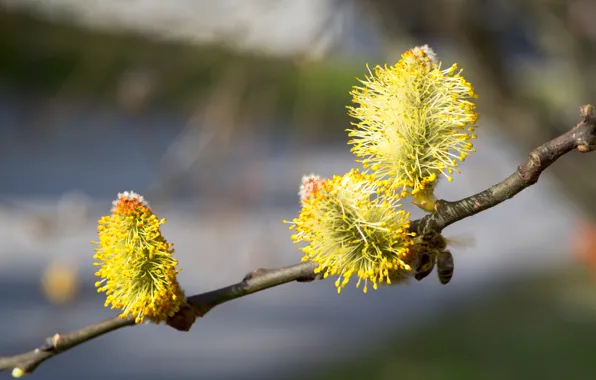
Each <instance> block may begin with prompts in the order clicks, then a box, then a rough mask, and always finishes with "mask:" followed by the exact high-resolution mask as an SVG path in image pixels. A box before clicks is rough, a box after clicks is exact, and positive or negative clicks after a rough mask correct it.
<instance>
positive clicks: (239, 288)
mask: <svg viewBox="0 0 596 380" xmlns="http://www.w3.org/2000/svg"><path fill="white" fill-rule="evenodd" d="M581 115H582V121H581V122H579V123H578V124H577V125H576V126H575V127H573V128H572V129H571V130H570V131H568V132H567V133H565V134H563V135H561V136H559V137H557V138H555V139H554V140H552V141H549V142H547V143H546V144H544V145H542V146H540V147H538V148H536V149H534V150H533V151H532V152H531V153H530V155H529V156H530V157H529V159H528V161H527V162H526V163H524V164H522V165H520V166H519V167H518V168H517V170H516V171H515V173H513V174H512V175H510V176H509V177H507V178H505V179H504V180H503V181H501V182H499V183H497V184H496V185H494V186H491V187H490V188H489V189H487V190H484V191H482V192H480V193H478V194H475V195H472V196H470V197H468V198H464V199H462V200H459V201H456V202H448V201H444V200H440V201H438V202H437V206H436V208H435V211H434V212H433V213H431V214H428V215H426V216H425V217H423V218H421V219H418V220H415V221H413V222H412V226H411V229H412V230H413V231H416V232H418V233H419V234H425V233H429V232H441V231H442V230H443V229H444V228H445V227H447V226H449V225H451V224H453V223H455V222H457V221H460V220H462V219H464V218H467V217H469V216H472V215H475V214H478V213H479V212H482V211H484V210H487V209H489V208H491V207H494V206H496V205H498V204H500V203H502V202H504V201H506V200H507V199H509V198H511V197H513V196H515V195H516V194H518V193H519V192H521V191H522V190H524V189H525V188H527V187H529V186H531V185H533V184H535V183H536V182H538V178H539V177H540V174H541V173H542V172H543V171H544V170H545V169H546V168H548V167H549V166H550V165H551V164H552V163H553V162H555V161H556V160H557V159H558V158H560V157H561V156H563V155H564V154H566V153H568V152H570V151H572V150H574V149H577V150H578V151H580V152H582V153H586V152H591V151H593V150H596V113H595V111H594V108H593V107H592V106H589V105H587V106H583V107H582V108H581ZM316 267H317V265H316V264H314V263H311V262H306V263H302V264H297V265H292V266H288V267H283V268H277V269H257V270H255V271H253V272H251V273H249V274H247V275H246V276H245V277H244V279H243V280H242V281H240V282H238V283H236V284H234V285H230V286H227V287H224V288H221V289H217V290H213V291H210V292H207V293H202V294H198V295H195V296H191V297H189V298H188V299H187V306H186V307H184V308H182V309H181V310H180V311H179V312H178V313H177V314H176V315H174V316H173V317H172V318H170V319H169V320H168V324H169V325H170V326H172V327H174V328H175V329H177V330H181V331H188V330H189V329H190V327H191V326H192V324H193V323H194V321H195V319H196V317H197V316H199V317H202V316H204V315H205V314H207V313H208V312H209V311H210V310H211V309H212V308H214V307H215V306H217V305H221V304H222V303H225V302H228V301H231V300H233V299H236V298H240V297H244V296H247V295H249V294H252V293H256V292H259V291H261V290H265V289H268V288H272V287H275V286H278V285H282V284H286V283H289V282H292V281H298V282H310V281H314V280H317V279H320V278H321V276H320V275H319V274H315V273H314V270H315V268H316ZM132 325H134V320H133V319H130V318H128V319H121V318H119V317H114V318H112V319H108V320H106V321H104V322H101V323H98V324H96V325H91V326H88V327H85V328H83V329H81V330H78V331H75V332H73V333H70V334H64V335H60V334H56V335H54V336H53V337H52V338H48V339H47V342H46V344H44V345H42V346H40V347H38V348H36V349H35V350H33V351H30V352H27V353H24V354H20V355H15V356H10V357H3V358H1V357H0V370H8V369H14V370H13V375H21V374H23V373H28V372H32V371H33V370H34V369H35V368H36V367H37V366H38V365H39V364H41V363H42V362H44V361H45V360H47V359H49V358H51V357H53V356H55V355H57V354H59V353H61V352H64V351H66V350H68V349H70V348H73V347H75V346H77V345H79V344H81V343H84V342H86V341H88V340H91V339H93V338H96V337H98V336H100V335H103V334H107V333H109V332H111V331H114V330H117V329H120V328H122V327H126V326H132Z"/></svg>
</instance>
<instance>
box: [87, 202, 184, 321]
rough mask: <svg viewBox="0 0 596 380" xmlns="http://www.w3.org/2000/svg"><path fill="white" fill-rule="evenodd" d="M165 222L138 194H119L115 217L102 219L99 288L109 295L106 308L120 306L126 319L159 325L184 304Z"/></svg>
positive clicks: (99, 230) (113, 212)
mask: <svg viewBox="0 0 596 380" xmlns="http://www.w3.org/2000/svg"><path fill="white" fill-rule="evenodd" d="M164 223H165V219H161V220H159V219H158V218H157V216H155V215H154V214H153V212H152V211H151V209H150V208H149V206H148V204H147V202H146V201H145V200H144V199H143V197H142V196H140V195H139V194H136V193H134V192H124V193H121V194H118V200H116V201H114V207H113V208H112V215H110V216H105V217H103V218H101V219H100V220H99V223H98V227H97V230H98V234H99V241H98V242H93V243H94V244H97V246H98V247H97V248H96V249H95V252H96V253H95V256H94V258H95V259H97V260H98V262H95V263H94V265H96V266H99V270H98V271H97V273H96V275H97V276H99V277H101V278H102V280H101V281H98V282H96V283H95V286H96V287H97V288H98V289H97V291H98V292H105V293H106V295H107V298H106V302H105V306H110V305H111V306H112V309H119V310H121V311H122V313H121V314H120V316H121V317H122V318H125V317H127V316H129V315H130V316H133V317H134V318H135V321H136V323H142V322H143V321H144V320H145V319H148V320H150V321H151V322H154V323H157V324H159V323H161V322H162V321H165V320H166V319H167V318H168V317H171V316H173V315H174V314H175V313H176V312H177V311H178V310H179V309H180V307H181V306H182V305H183V304H184V303H185V297H184V292H183V291H182V289H181V288H180V286H179V284H178V281H177V280H176V275H177V274H178V272H179V270H178V269H176V266H177V265H178V261H177V260H176V259H174V258H173V257H172V254H173V253H174V248H173V247H172V244H170V243H168V242H167V241H166V239H165V238H164V237H163V236H162V235H161V232H160V229H159V226H160V225H162V224H164Z"/></svg>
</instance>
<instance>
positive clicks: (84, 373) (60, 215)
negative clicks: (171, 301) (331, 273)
mask: <svg viewBox="0 0 596 380" xmlns="http://www.w3.org/2000/svg"><path fill="white" fill-rule="evenodd" d="M0 4H1V6H0V173H1V175H0V242H1V243H0V284H1V286H0V300H1V301H2V302H3V307H2V308H1V309H0V317H1V318H2V320H3V321H4V322H3V323H2V325H0V335H1V336H2V339H0V350H1V351H0V354H1V355H11V354H16V353H20V352H24V351H28V350H30V349H32V348H33V347H36V346H38V345H39V344H41V343H42V342H43V339H44V338H45V337H46V336H51V335H53V334H54V333H56V332H68V331H72V330H75V329H78V328H81V327H83V326H85V325H88V324H90V323H95V322H98V321H100V320H102V319H105V318H108V317H110V316H112V315H114V313H113V311H110V310H108V309H105V308H103V302H104V295H103V294H101V295H100V294H97V293H96V292H95V290H94V288H93V283H94V281H95V279H94V275H93V273H94V267H93V266H92V262H93V259H92V256H93V246H92V245H91V244H90V243H89V241H90V240H93V239H94V238H95V237H96V225H95V223H96V221H97V219H99V217H101V216H102V215H105V214H107V213H108V212H109V209H110V207H111V201H112V200H113V199H115V198H116V195H117V193H118V192H122V191H125V190H134V191H136V192H138V193H141V194H143V195H144V196H145V197H146V198H147V199H148V200H149V202H150V204H151V205H152V207H153V209H154V211H155V212H156V213H157V215H158V216H160V217H166V218H167V219H168V223H167V224H166V225H165V226H164V228H163V232H164V234H165V235H166V236H167V237H168V239H169V240H170V241H172V242H174V243H175V247H176V254H177V257H178V259H179V261H180V263H181V266H182V267H183V271H182V273H181V274H180V281H181V283H182V285H183V287H184V288H185V290H186V292H187V294H189V295H190V294H195V293H199V292H203V291H209V290H212V289H215V288H218V287H221V286H225V285H228V284H230V283H232V282H237V281H239V280H240V279H241V278H242V277H243V276H244V275H245V274H246V273H247V272H249V271H251V270H253V269H255V268H258V267H275V266H281V265H289V264H292V263H295V262H298V261H299V259H300V258H301V255H300V253H299V252H298V251H296V247H294V246H293V245H292V244H291V240H290V231H288V230H287V226H286V225H284V224H283V223H282V219H291V218H293V217H294V216H295V215H296V214H297V212H298V210H299V208H298V199H297V195H296V193H297V190H298V188H297V187H298V184H299V182H300V178H301V176H302V175H303V174H307V173H310V172H316V173H320V174H321V175H325V176H329V175H332V174H334V173H335V174H343V173H344V172H346V171H347V170H348V169H349V168H350V167H352V166H354V162H353V161H354V158H353V157H352V156H351V154H350V153H349V147H348V146H347V145H346V142H347V140H348V138H347V134H346V132H345V129H346V128H348V127H349V123H350V120H349V118H348V117H347V115H346V108H345V107H346V106H347V105H348V104H349V102H350V96H349V94H348V92H349V90H350V88H351V87H352V86H353V85H355V84H357V80H356V79H355V78H356V77H359V78H362V77H363V76H364V74H365V73H366V68H365V64H366V63H369V64H370V65H371V66H374V65H376V64H385V63H387V64H393V63H395V62H396V61H397V60H398V59H399V56H400V54H401V53H402V52H403V51H404V50H406V49H408V48H411V47H414V46H416V45H422V44H429V45H430V46H431V47H433V48H434V49H435V51H436V52H437V53H438V54H439V56H440V58H441V59H442V60H443V62H445V63H446V64H451V63H454V62H457V63H458V64H459V65H460V66H461V67H464V68H465V71H464V75H465V76H466V78H467V79H468V80H470V81H471V82H472V83H473V85H474V87H475V88H476V90H477V92H478V94H479V96H480V97H479V100H478V109H479V112H480V115H481V117H480V121H479V123H480V125H481V128H480V129H479V130H478V136H479V138H478V140H477V144H476V145H477V149H478V152H477V153H476V154H474V155H473V156H472V157H471V158H470V159H469V160H467V161H466V162H465V164H463V165H462V171H463V174H462V175H458V176H456V178H455V180H454V181H453V182H452V183H448V184H442V185H440V186H439V189H438V191H437V192H438V194H437V195H438V196H439V197H441V198H444V199H448V200H455V199H459V198H462V197H465V196H468V195H471V194H473V193H475V192H478V191H481V190H483V189H485V188H486V187H488V186H490V185H492V184H494V183H496V182H498V181H500V180H502V179H503V178H504V177H505V176H507V175H508V174H510V173H511V172H513V171H514V170H515V169H516V168H517V165H519V164H520V163H521V162H522V161H524V160H525V159H526V157H527V153H528V152H529V150H531V149H532V148H534V147H535V146H537V145H539V144H541V143H543V142H545V141H547V140H549V139H551V138H553V137H555V136H557V135H559V134H560V133H562V132H564V131H565V130H567V129H568V128H570V127H571V126H573V125H574V124H575V123H576V122H577V121H578V120H579V107H580V106H581V105H583V104H585V103H594V102H596V96H595V95H596V94H595V92H596V88H595V87H594V86H593V84H594V83H596V70H594V58H595V56H596V55H595V52H596V24H595V23H594V22H593V20H594V18H595V17H596V3H595V2H593V1H590V0H567V1H556V0H550V1H544V0H543V1H537V0H520V1H513V0H511V1H498V0H484V1H477V0H427V1H419V2H412V1H403V0H393V1H389V0H342V1H339V0H295V1H287V0H285V1H284V0H251V1H239V0H236V1H234V0H220V1H217V2H215V1H199V0H195V1H191V0H172V1H168V2H164V1H158V0H135V1H126V2H123V1H116V0H103V1H101V2H100V1H91V0H45V1H36V0H0ZM595 170H596V159H595V157H594V156H592V155H581V154H579V153H575V152H574V153H571V154H568V155H566V156H565V157H564V158H562V159H561V160H559V161H558V162H557V163H556V164H554V165H553V166H552V167H551V168H549V170H548V171H547V172H546V173H545V174H543V176H542V177H541V179H540V182H539V183H538V184H537V185H536V186H533V187H531V188H529V189H527V190H526V191H524V192H523V193H521V194H520V195H519V196H517V197H515V198H514V199H512V200H510V201H508V202H506V203H504V204H502V205H500V206H498V207H497V208H494V209H491V210H489V211H486V212H483V213H482V214H480V215H477V216H475V217H473V218H469V219H466V220H464V221H462V222H460V223H457V224H456V225H454V226H452V227H449V228H448V229H447V230H446V231H445V234H446V235H447V236H455V237H457V236H473V237H474V240H475V242H476V243H475V245H474V246H473V247H471V248H469V249H467V250H460V249H458V250H456V251H455V252H454V253H455V260H456V272H455V276H454V278H453V280H452V282H451V283H450V284H449V285H448V286H440V285H439V283H438V281H437V279H436V277H435V275H431V276H429V277H428V278H427V279H425V280H424V281H422V282H420V283H415V284H411V285H407V286H401V287H392V288H385V289H382V290H380V291H377V292H369V293H368V294H367V295H363V294H362V293H361V291H359V290H357V289H355V288H352V287H348V288H347V289H346V290H345V291H344V292H342V294H341V296H338V295H337V292H336V290H335V287H334V286H333V283H332V282H331V281H320V282H316V283H311V284H290V285H285V286H281V287H277V288H275V289H271V290H267V291H265V292H261V293H258V294H255V295H251V296H249V297H245V298H242V299H240V300H236V301H233V302H231V303H228V304H224V305H222V306H219V307H217V308H216V309H214V310H213V311H212V312H210V313H209V314H208V315H207V316H206V317H205V318H203V319H201V320H198V321H197V323H196V324H195V326H194V327H193V329H192V330H191V331H190V332H188V333H180V332H177V331H174V330H173V329H171V328H168V327H164V326H159V327H156V326H154V325H143V326H139V327H135V328H128V329H124V330H121V331H118V332H115V333H112V334H109V335H106V336H103V337H101V338H99V339H96V340H94V341H92V342H90V343H86V344H84V345H82V346H80V347H77V348H76V349H74V350H72V351H70V352H68V353H65V354H63V355H60V356H58V357H56V358H54V359H52V360H50V361H48V362H46V363H44V364H43V365H42V366H41V367H40V368H38V370H37V371H36V372H35V373H34V374H32V375H30V377H31V378H32V379H35V378H38V379H51V378H56V379H79V378H82V377H85V378H88V379H105V378H113V379H119V378H139V379H151V380H152V379H166V378H168V379H169V378H175V379H279V378H283V377H288V378H295V379H303V378H313V379H344V380H346V379H363V378H366V379H394V378H400V379H423V380H426V379H429V380H430V379H503V378H506V377H507V378H513V379H527V378H541V379H560V378H563V377H564V376H568V377H569V378H573V379H593V378H595V377H596V361H594V360H593V355H592V352H593V350H594V348H595V345H596V343H595V342H596V287H595V283H594V280H595V279H596V223H595V222H594V220H595V217H596V201H595V200H594V197H593V194H594V191H595V190H596V176H594V175H593V173H594V172H595ZM408 207H409V205H408ZM409 208H410V209H411V210H412V212H413V216H414V217H418V216H420V215H421V214H420V212H419V211H417V210H414V209H413V208H412V207H409ZM3 376H5V377H8V376H9V374H8V373H6V374H3Z"/></svg>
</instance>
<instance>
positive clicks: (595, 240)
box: [572, 220, 596, 276]
mask: <svg viewBox="0 0 596 380" xmlns="http://www.w3.org/2000/svg"><path fill="white" fill-rule="evenodd" d="M572 252H573V256H574V258H575V259H576V260H578V261H579V262H580V263H582V264H584V265H586V266H587V267H588V269H589V270H590V272H592V273H593V274H594V275H595V276H596V222H594V221H589V220H583V221H581V222H580V223H579V225H578V226H577V228H576V232H575V234H574V235H573V240H572Z"/></svg>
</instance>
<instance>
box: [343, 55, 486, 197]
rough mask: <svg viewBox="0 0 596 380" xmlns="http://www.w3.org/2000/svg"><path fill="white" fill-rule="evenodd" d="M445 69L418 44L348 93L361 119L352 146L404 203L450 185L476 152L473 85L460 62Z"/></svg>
mask: <svg viewBox="0 0 596 380" xmlns="http://www.w3.org/2000/svg"><path fill="white" fill-rule="evenodd" d="M441 65H442V64H441V62H438V61H437V56H436V54H435V53H434V51H433V50H432V49H431V48H430V47H428V46H427V45H424V46H422V47H417V48H414V49H411V50H408V51H406V52H405V53H404V54H402V58H401V59H400V60H399V61H398V62H397V63H396V64H395V65H393V66H390V67H387V66H384V67H381V66H376V67H375V68H374V69H373V70H372V71H371V70H370V69H369V74H370V75H369V76H366V78H365V79H364V80H360V85H358V86H355V87H354V88H353V89H352V91H351V92H350V94H351V95H352V102H353V103H354V104H356V106H349V107H348V110H349V111H348V114H349V115H350V116H351V117H353V118H354V119H356V122H353V123H352V125H353V126H354V128H353V129H348V131H349V135H350V136H351V137H352V139H351V140H350V141H349V142H348V144H350V145H352V149H351V150H352V152H353V153H354V154H355V156H356V157H357V159H358V161H360V162H361V163H362V164H363V167H364V168H368V170H369V171H372V172H374V173H375V175H376V180H377V182H378V184H379V186H380V187H384V188H386V190H387V191H388V192H391V193H393V192H395V193H397V194H399V195H400V196H401V197H402V198H403V197H405V196H406V195H408V194H416V193H417V192H420V191H422V190H424V189H428V188H431V189H432V188H434V186H435V184H436V181H437V180H438V179H439V178H441V177H444V178H446V179H447V180H449V181H451V179H452V177H451V175H450V174H451V173H453V172H454V171H456V172H458V173H459V170H458V169H457V166H458V161H459V162H462V161H464V160H465V158H466V157H467V156H469V155H470V153H472V152H475V149H474V147H473V144H472V142H471V140H472V139H475V138H476V135H475V134H474V133H472V132H474V131H475V127H476V125H475V123H476V121H477V119H478V115H477V114H476V112H475V108H476V105H475V103H474V102H473V100H474V99H475V98H476V94H475V92H474V88H473V87H472V85H471V84H470V83H469V82H467V81H466V80H465V79H464V78H463V77H462V76H461V70H458V68H457V65H455V64H454V65H452V66H451V67H449V68H446V69H443V68H442V67H441Z"/></svg>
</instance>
